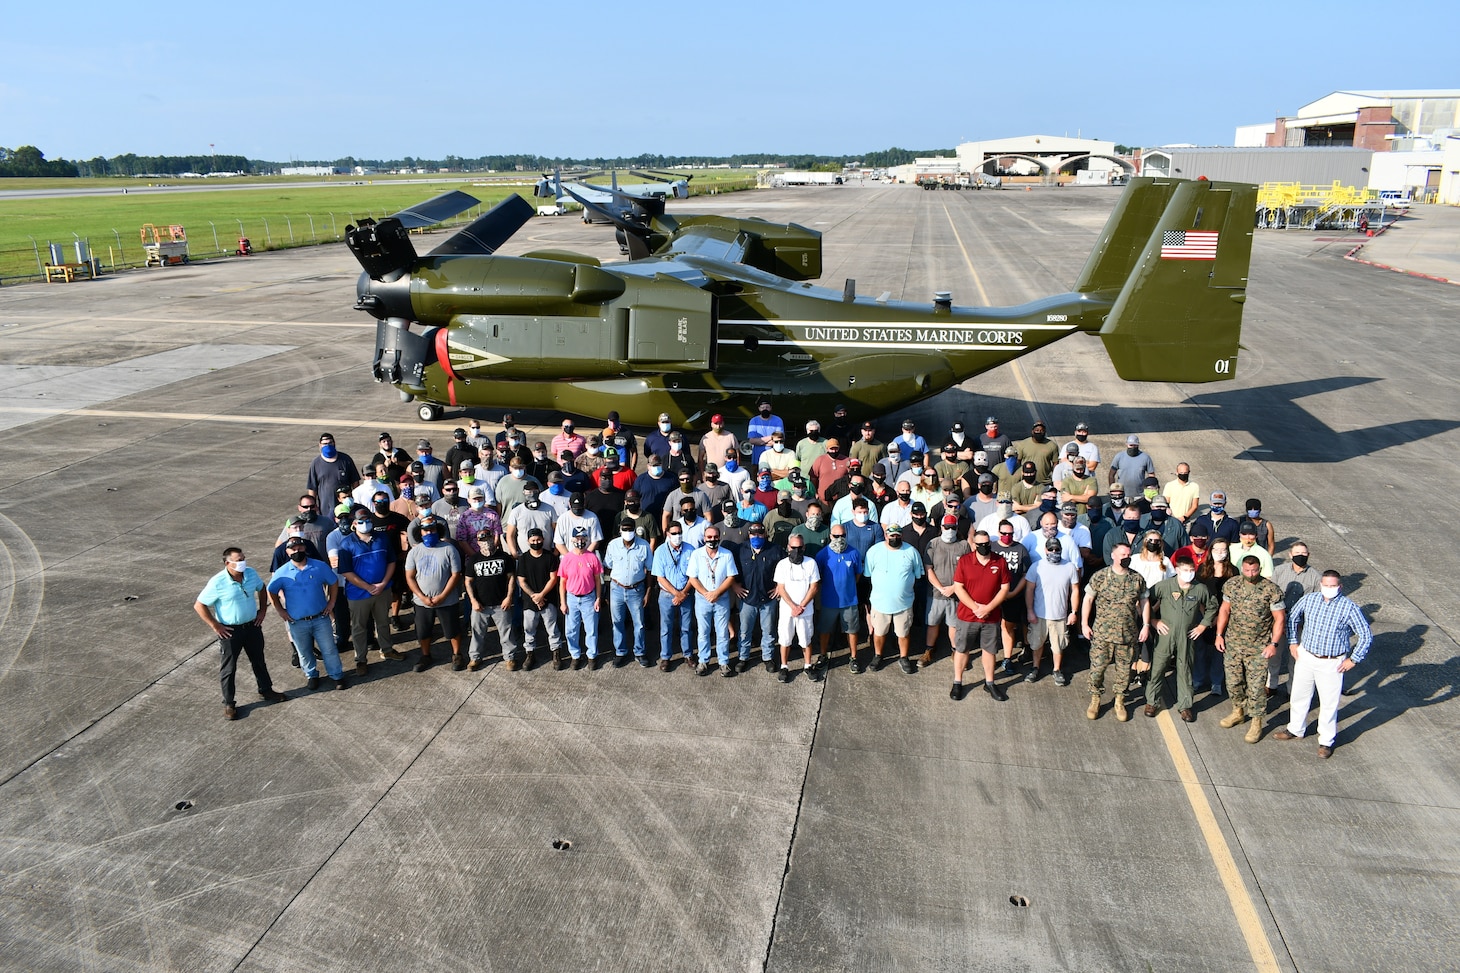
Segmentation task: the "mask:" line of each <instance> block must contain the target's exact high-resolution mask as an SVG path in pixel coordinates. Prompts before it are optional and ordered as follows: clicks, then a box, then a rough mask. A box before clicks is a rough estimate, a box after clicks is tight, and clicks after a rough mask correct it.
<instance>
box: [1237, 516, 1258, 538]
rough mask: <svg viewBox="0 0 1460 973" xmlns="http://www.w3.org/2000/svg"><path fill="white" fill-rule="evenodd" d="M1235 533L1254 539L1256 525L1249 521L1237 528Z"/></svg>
mask: <svg viewBox="0 0 1460 973" xmlns="http://www.w3.org/2000/svg"><path fill="white" fill-rule="evenodd" d="M1237 533H1239V534H1251V535H1252V536H1253V537H1256V536H1257V525H1256V524H1254V523H1252V521H1250V520H1249V521H1247V522H1246V523H1244V524H1243V525H1242V526H1241V527H1238V528H1237Z"/></svg>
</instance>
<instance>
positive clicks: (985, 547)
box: [973, 541, 994, 557]
mask: <svg viewBox="0 0 1460 973" xmlns="http://www.w3.org/2000/svg"><path fill="white" fill-rule="evenodd" d="M973 549H974V550H975V551H978V553H980V554H982V555H983V556H984V557H988V556H989V555H990V554H992V553H993V552H994V546H993V545H992V544H990V543H989V542H988V541H979V542H978V543H977V544H975V545H973Z"/></svg>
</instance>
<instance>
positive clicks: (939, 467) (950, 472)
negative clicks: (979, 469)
mask: <svg viewBox="0 0 1460 973" xmlns="http://www.w3.org/2000/svg"><path fill="white" fill-rule="evenodd" d="M938 455H939V459H938V462H937V463H936V464H935V465H934V467H933V472H935V473H936V474H937V475H938V480H939V481H940V482H941V481H943V480H953V481H954V482H957V481H959V480H961V479H963V475H964V474H965V473H967V472H968V471H969V468H970V467H969V465H968V464H967V463H966V462H964V461H963V460H960V459H959V458H958V447H957V445H955V444H954V443H953V442H951V441H950V442H946V443H944V444H943V447H942V449H940V450H939V451H938Z"/></svg>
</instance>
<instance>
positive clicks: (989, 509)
mask: <svg viewBox="0 0 1460 973" xmlns="http://www.w3.org/2000/svg"><path fill="white" fill-rule="evenodd" d="M964 482H965V483H968V482H969V480H968V478H967V477H965V478H964ZM998 483H999V481H998V478H997V477H995V476H994V475H993V474H992V473H980V474H978V475H977V476H974V477H973V479H972V486H971V492H970V493H969V495H968V499H967V500H965V501H963V513H964V516H965V517H967V518H968V522H969V524H970V525H972V526H977V525H978V524H979V523H981V522H982V521H983V519H984V518H985V517H987V516H989V514H992V513H994V512H995V511H997V510H998V509H999V502H998V500H997V496H998ZM1011 512H1012V511H1011ZM970 529H971V528H970Z"/></svg>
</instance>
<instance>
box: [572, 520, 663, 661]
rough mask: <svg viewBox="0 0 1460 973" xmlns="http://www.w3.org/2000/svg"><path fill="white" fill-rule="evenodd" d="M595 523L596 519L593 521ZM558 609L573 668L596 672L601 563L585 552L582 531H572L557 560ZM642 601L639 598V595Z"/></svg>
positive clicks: (585, 533)
mask: <svg viewBox="0 0 1460 973" xmlns="http://www.w3.org/2000/svg"><path fill="white" fill-rule="evenodd" d="M595 520H596V518H595ZM558 577H559V581H560V583H559V585H558V593H559V594H558V608H559V609H560V610H561V611H562V613H563V618H565V619H566V620H567V621H566V628H567V630H568V632H567V634H568V654H569V655H570V656H572V657H573V668H574V669H582V668H583V667H584V666H585V665H587V666H592V667H593V668H594V669H597V668H598V666H599V654H598V614H599V612H601V611H602V610H603V582H604V570H603V561H602V559H600V558H599V556H598V555H597V554H596V553H595V552H593V551H591V550H589V535H588V529H587V528H586V527H576V528H574V529H573V534H572V537H570V538H569V546H568V552H567V553H566V554H563V555H562V556H561V557H560V558H559V559H558ZM641 597H642V595H641Z"/></svg>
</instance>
